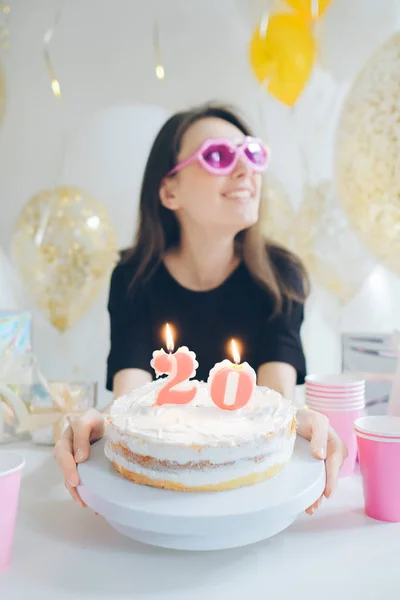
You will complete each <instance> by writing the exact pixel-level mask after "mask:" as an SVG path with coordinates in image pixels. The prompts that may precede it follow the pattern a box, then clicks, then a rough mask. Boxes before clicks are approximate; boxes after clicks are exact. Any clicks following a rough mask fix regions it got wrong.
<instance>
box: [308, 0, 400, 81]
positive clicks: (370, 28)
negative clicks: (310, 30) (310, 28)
mask: <svg viewBox="0 0 400 600" xmlns="http://www.w3.org/2000/svg"><path fill="white" fill-rule="evenodd" d="M399 21H400V2H398V0H334V1H333V2H332V3H331V4H330V5H329V7H328V9H327V11H326V13H325V15H324V16H323V18H322V19H321V21H320V22H319V23H318V25H317V38H318V41H319V60H320V63H321V64H322V66H323V67H325V68H326V69H327V70H328V71H330V72H331V73H332V75H334V77H335V78H336V79H337V80H338V81H342V82H343V81H352V80H353V79H354V77H355V76H356V75H357V73H358V71H359V70H360V69H361V67H362V66H363V64H364V63H365V61H366V60H367V59H368V58H369V57H370V56H371V54H372V53H373V52H374V51H375V50H376V49H377V48H378V47H379V46H380V45H381V44H382V43H383V42H384V41H385V40H386V39H387V38H388V37H389V36H390V35H391V34H393V33H394V32H395V31H396V30H397V28H398V24H399Z"/></svg>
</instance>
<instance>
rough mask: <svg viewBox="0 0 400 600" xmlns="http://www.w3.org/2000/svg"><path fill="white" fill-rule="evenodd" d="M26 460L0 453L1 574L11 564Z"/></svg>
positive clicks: (8, 453)
mask: <svg viewBox="0 0 400 600" xmlns="http://www.w3.org/2000/svg"><path fill="white" fill-rule="evenodd" d="M24 465H25V460H24V459H23V458H22V456H20V455H19V454H16V453H15V452H3V451H0V572H1V571H4V570H5V569H6V568H7V567H9V566H10V564H11V557H12V550H13V545H14V531H15V521H16V518H17V509H18V500H19V490H20V484H21V476H22V469H23V467H24Z"/></svg>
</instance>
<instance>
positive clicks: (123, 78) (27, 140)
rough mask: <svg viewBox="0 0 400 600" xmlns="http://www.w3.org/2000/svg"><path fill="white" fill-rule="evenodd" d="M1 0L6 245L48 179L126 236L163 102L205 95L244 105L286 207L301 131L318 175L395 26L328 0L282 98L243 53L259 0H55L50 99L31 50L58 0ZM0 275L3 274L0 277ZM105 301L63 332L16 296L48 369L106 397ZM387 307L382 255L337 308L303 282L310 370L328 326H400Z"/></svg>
mask: <svg viewBox="0 0 400 600" xmlns="http://www.w3.org/2000/svg"><path fill="white" fill-rule="evenodd" d="M10 4H11V8H12V19H11V23H10V29H11V41H12V47H11V50H10V52H9V53H8V55H7V56H4V57H3V62H4V67H5V72H6V78H7V108H6V115H5V119H4V122H3V124H2V126H1V129H0V169H1V171H0V208H1V219H0V243H1V246H2V248H3V249H4V251H5V252H6V253H8V250H9V243H10V239H11V230H12V226H13V223H14V221H15V218H16V216H17V214H18V212H19V210H20V209H21V207H22V206H23V204H24V203H25V202H26V200H27V199H28V198H29V197H30V196H31V195H32V194H33V193H35V192H37V191H39V190H40V189H43V188H46V187H49V186H52V185H54V184H57V183H66V184H70V185H78V186H82V187H85V188H87V189H88V191H89V192H90V193H91V194H92V195H93V196H94V197H96V198H98V199H99V200H100V201H102V202H103V203H104V204H105V205H106V206H107V207H108V208H109V209H110V213H111V216H112V219H113V221H114V224H115V226H116V228H117V232H118V241H119V243H120V245H121V246H124V245H126V244H128V243H130V241H131V239H132V236H133V232H134V229H135V210H136V206H137V204H136V203H137V198H138V189H139V186H140V177H141V173H142V171H143V167H144V163H145V161H146V158H147V153H148V149H149V146H150V144H151V141H152V139H153V137H154V135H155V133H156V131H157V129H158V128H159V126H160V124H161V122H162V121H163V120H164V119H165V118H166V116H167V115H168V114H169V113H170V112H172V111H175V110H179V109H181V108H185V107H187V106H189V105H192V104H195V103H198V102H202V101H206V100H220V101H223V102H229V103H232V104H235V105H236V106H238V107H239V108H240V109H241V110H242V111H244V113H245V115H246V116H247V117H248V119H249V120H250V121H251V123H252V124H253V125H254V126H255V127H256V128H257V130H258V131H259V132H260V135H262V136H265V137H266V138H267V142H268V144H269V146H270V147H271V149H272V163H271V169H272V170H273V171H274V173H275V174H276V175H277V176H278V177H279V178H280V179H281V180H282V181H283V183H284V185H285V188H286V190H287V191H288V193H289V195H290V199H291V201H292V203H293V205H294V206H298V204H299V202H300V200H301V196H300V194H301V189H302V186H303V183H304V170H303V164H302V160H301V156H300V153H299V144H300V147H301V148H303V149H305V150H306V151H307V154H308V157H309V159H308V167H309V171H310V176H311V179H312V181H313V182H316V181H318V180H319V179H322V178H325V177H327V176H328V177H329V176H330V175H331V174H332V145H333V140H334V135H335V126H336V119H337V115H338V112H339V110H340V106H341V102H342V100H343V97H344V95H345V93H346V90H347V89H348V86H349V85H350V84H351V81H352V80H353V78H354V77H355V75H356V73H357V71H358V69H359V68H360V67H361V66H362V64H363V62H364V61H365V60H366V59H367V57H368V56H369V55H370V54H371V52H372V51H373V50H374V49H375V48H376V47H377V46H378V45H379V43H380V42H381V41H382V40H383V39H385V37H386V36H387V35H389V34H390V33H392V32H394V31H395V30H396V27H397V23H398V17H399V14H398V13H399V12H400V6H399V4H400V3H398V2H396V1H395V0H380V1H379V3H378V2H376V0H351V1H349V0H333V2H332V6H331V8H330V9H329V11H328V13H327V16H326V19H325V22H324V24H323V26H321V27H320V30H319V32H318V35H319V36H320V38H321V40H322V42H323V43H322V46H321V61H322V63H323V65H324V67H325V69H323V68H317V69H316V71H315V73H314V75H313V77H312V80H311V82H310V85H309V86H308V88H307V90H306V92H305V93H304V95H303V97H302V98H301V99H300V101H299V103H298V105H297V106H296V108H295V109H294V110H293V111H290V110H288V109H286V108H285V107H283V106H281V105H279V104H278V103H277V102H275V101H274V100H273V99H271V98H268V96H267V94H266V93H264V92H263V91H261V90H260V89H259V88H258V86H257V83H256V82H255V81H254V79H253V77H252V74H251V71H250V68H249V66H248V63H247V44H248V41H249V36H250V35H251V26H252V24H254V22H255V18H256V17H257V15H258V14H259V11H260V8H261V9H262V8H263V7H264V6H265V5H266V2H264V1H261V0H255V1H253V2H250V1H249V0H242V1H240V0H218V2H215V1H214V0H190V2H187V0H168V2H166V1H165V0H153V1H152V2H148V3H144V2H142V1H141V0H115V2H113V3H110V2H106V0H69V1H68V2H62V3H61V5H62V6H63V13H62V19H61V21H60V24H59V27H58V29H57V30H56V33H55V36H54V39H53V41H52V44H51V55H52V59H53V64H54V68H55V71H56V74H57V76H58V78H59V80H60V84H61V90H62V93H63V98H62V101H61V102H58V101H57V100H56V99H55V98H54V97H53V96H52V93H51V89H50V85H49V79H48V74H47V71H46V69H45V66H44V61H43V55H42V40H43V34H44V31H45V30H46V29H47V28H48V27H49V26H51V25H52V23H53V20H54V15H55V9H56V8H57V6H58V4H57V3H56V2H54V1H53V0H36V2H34V3H32V2H31V0H19V1H16V0H15V1H14V2H13V1H12V0H11V2H10ZM396 4H397V12H396ZM155 16H157V18H158V22H159V27H160V42H161V51H162V56H163V61H164V66H165V73H166V78H165V80H164V81H162V82H160V81H158V80H157V79H156V77H155V74H154V65H155V57H154V51H153V46H152V31H153V30H152V28H153V22H154V18H155ZM178 22H179V25H178ZM350 44H353V49H354V50H351V49H350ZM354 44H355V45H354ZM333 76H334V77H333ZM0 285H2V286H3V287H4V286H5V283H4V280H2V279H0ZM106 300H107V290H104V293H103V294H102V295H101V297H99V298H97V300H96V302H95V303H94V305H93V307H92V309H91V310H90V312H89V313H88V314H87V315H86V316H85V317H84V318H83V319H82V320H81V321H80V323H79V324H78V325H77V326H76V327H75V328H73V329H72V330H71V331H70V332H68V333H67V334H66V335H64V336H60V335H59V334H58V333H57V332H56V331H55V330H54V329H53V328H52V327H51V326H50V325H49V324H48V323H46V321H45V319H44V318H43V317H42V316H41V315H40V314H39V313H38V311H36V310H35V308H34V307H32V306H31V304H30V301H29V300H27V299H25V300H24V301H23V302H24V304H25V305H27V306H28V307H30V308H32V309H33V311H34V348H35V350H36V351H37V353H38V355H39V359H40V362H41V365H42V369H43V371H44V372H45V373H46V375H47V376H48V377H49V378H54V377H56V378H59V377H61V378H70V377H75V378H85V379H93V378H94V379H96V380H98V381H99V383H100V390H101V401H102V402H103V401H105V400H106V398H107V394H106V393H105V392H104V391H103V385H104V379H105V359H106V355H107V352H108V321H107V314H106V311H105V304H106ZM10 301H11V300H10ZM399 306H400V282H399V279H398V278H396V277H395V276H394V275H392V274H391V273H389V272H388V271H387V270H386V269H384V268H383V267H380V266H379V267H377V268H376V269H375V271H374V272H373V273H372V275H371V277H370V278H369V279H368V280H367V281H366V282H365V285H364V287H363V289H362V290H361V291H360V292H359V294H358V295H357V296H356V297H355V298H354V299H353V300H352V301H351V302H350V303H349V304H348V305H347V306H346V307H345V308H344V309H340V308H339V306H338V304H337V302H336V300H335V299H334V298H332V297H331V296H330V295H329V294H327V293H326V292H325V291H324V290H320V289H317V288H315V289H314V291H313V294H312V296H311V298H310V300H309V302H308V304H307V317H306V322H305V325H304V330H303V338H304V343H305V347H306V352H307V358H308V363H309V370H310V371H319V372H321V371H325V372H326V371H332V370H338V369H339V368H340V335H339V334H340V330H347V331H348V330H352V331H353V330H358V331H371V330H375V331H391V330H392V329H393V328H394V327H398V328H399V327H400V311H399V310H398V307H399Z"/></svg>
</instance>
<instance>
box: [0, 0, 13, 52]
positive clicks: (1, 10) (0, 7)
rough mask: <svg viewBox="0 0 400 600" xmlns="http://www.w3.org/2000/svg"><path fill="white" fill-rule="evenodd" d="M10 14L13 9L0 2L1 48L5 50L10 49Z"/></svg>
mask: <svg viewBox="0 0 400 600" xmlns="http://www.w3.org/2000/svg"><path fill="white" fill-rule="evenodd" d="M10 13H11V9H10V7H9V6H8V4H5V3H4V2H0V46H1V47H2V48H3V50H8V49H9V48H10V42H9V39H10V30H9V28H8V21H9V18H10Z"/></svg>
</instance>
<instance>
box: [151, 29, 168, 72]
mask: <svg viewBox="0 0 400 600" xmlns="http://www.w3.org/2000/svg"><path fill="white" fill-rule="evenodd" d="M153 46H154V54H155V58H156V77H157V79H160V80H163V79H164V77H165V70H164V66H163V61H162V56H161V46H160V32H159V27H158V21H157V20H155V21H154V28H153Z"/></svg>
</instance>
